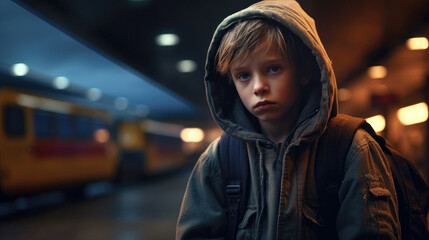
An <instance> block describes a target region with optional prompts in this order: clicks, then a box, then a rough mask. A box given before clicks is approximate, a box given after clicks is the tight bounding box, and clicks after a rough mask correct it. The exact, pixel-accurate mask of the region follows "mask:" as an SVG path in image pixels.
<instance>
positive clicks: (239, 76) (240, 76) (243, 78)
mask: <svg viewBox="0 0 429 240" xmlns="http://www.w3.org/2000/svg"><path fill="white" fill-rule="evenodd" d="M236 78H237V80H238V81H246V80H248V79H249V78H250V74H249V73H239V74H237V76H236Z"/></svg>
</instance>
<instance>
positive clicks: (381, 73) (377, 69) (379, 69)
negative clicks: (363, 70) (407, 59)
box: [367, 66, 387, 79]
mask: <svg viewBox="0 0 429 240" xmlns="http://www.w3.org/2000/svg"><path fill="white" fill-rule="evenodd" d="M367 72H368V75H369V77H370V78H373V79H379V78H384V77H386V75H387V69H386V67H384V66H372V67H369V68H368V71H367Z"/></svg>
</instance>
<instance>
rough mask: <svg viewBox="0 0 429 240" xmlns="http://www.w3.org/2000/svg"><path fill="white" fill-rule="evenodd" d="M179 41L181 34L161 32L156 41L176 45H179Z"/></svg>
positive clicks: (165, 44) (166, 44)
mask: <svg viewBox="0 0 429 240" xmlns="http://www.w3.org/2000/svg"><path fill="white" fill-rule="evenodd" d="M179 41H180V38H179V36H177V35H176V34H173V33H165V34H160V35H158V36H157V37H156V38H155V42H156V44H158V45H159V46H174V45H177V44H178V43H179Z"/></svg>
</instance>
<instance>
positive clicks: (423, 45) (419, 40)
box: [406, 37, 429, 50]
mask: <svg viewBox="0 0 429 240" xmlns="http://www.w3.org/2000/svg"><path fill="white" fill-rule="evenodd" d="M406 44H407V47H408V49H410V50H425V49H427V48H428V47H429V41H428V39H427V38H425V37H414V38H410V39H408V40H407V43H406Z"/></svg>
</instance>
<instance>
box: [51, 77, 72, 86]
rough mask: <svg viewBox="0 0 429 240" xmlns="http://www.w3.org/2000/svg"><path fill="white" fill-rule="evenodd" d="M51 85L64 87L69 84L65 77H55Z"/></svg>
mask: <svg viewBox="0 0 429 240" xmlns="http://www.w3.org/2000/svg"><path fill="white" fill-rule="evenodd" d="M53 85H54V87H55V88H56V89H66V88H67V87H68V86H69V85H70V81H69V80H68V78H66V77H56V78H55V79H54V82H53Z"/></svg>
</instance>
